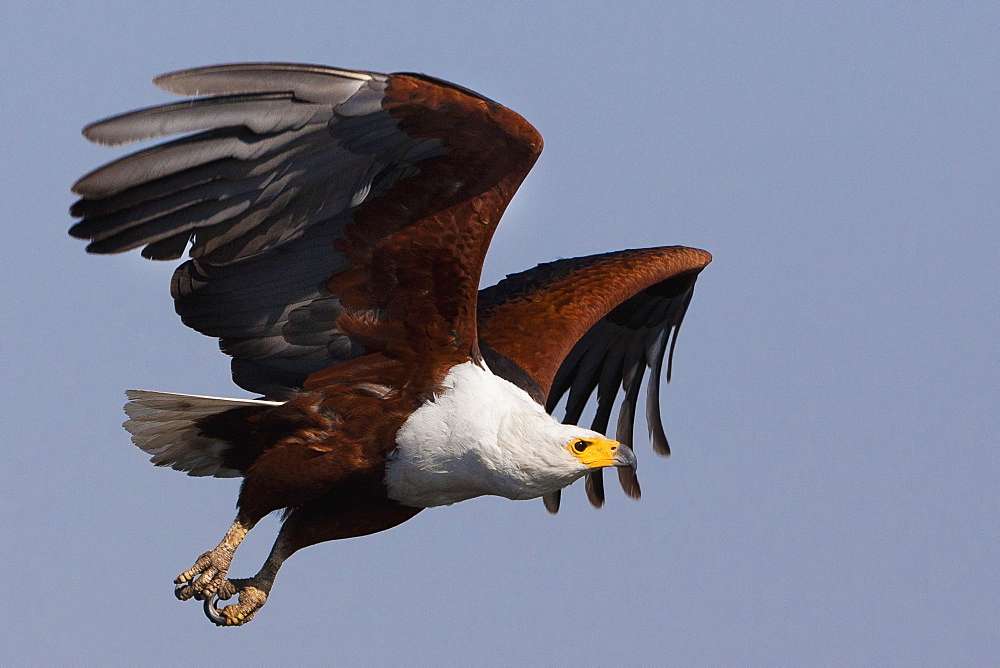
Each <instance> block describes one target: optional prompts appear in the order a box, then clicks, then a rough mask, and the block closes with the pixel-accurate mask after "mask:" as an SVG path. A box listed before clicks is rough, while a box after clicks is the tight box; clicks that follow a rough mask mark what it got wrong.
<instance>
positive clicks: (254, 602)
mask: <svg viewBox="0 0 1000 668" xmlns="http://www.w3.org/2000/svg"><path fill="white" fill-rule="evenodd" d="M254 583H255V580H254V579H253V578H251V579H249V580H226V581H225V582H224V583H223V584H222V585H220V586H219V587H218V588H217V589H216V593H215V595H213V596H210V597H209V598H208V599H206V600H205V616H206V617H208V618H209V619H210V620H211V621H212V622H213V623H214V624H215V625H216V626H242V625H243V624H246V623H247V622H249V621H250V620H251V619H253V616H254V615H255V614H256V613H257V611H258V610H260V609H261V608H262V607H264V604H265V603H267V592H266V591H265V590H263V589H259V588H258V587H255V586H253V584H254ZM237 593H238V594H239V596H240V598H239V602H238V603H234V604H232V605H227V606H226V607H224V608H219V607H218V606H216V602H217V601H219V600H220V599H221V600H226V599H229V598H232V596H233V594H237Z"/></svg>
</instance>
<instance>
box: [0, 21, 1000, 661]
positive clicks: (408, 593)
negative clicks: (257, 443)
mask: <svg viewBox="0 0 1000 668" xmlns="http://www.w3.org/2000/svg"><path fill="white" fill-rule="evenodd" d="M0 19H2V21H3V24H4V25H5V37H4V40H3V42H2V44H0V50H2V56H3V61H2V62H3V63H4V67H3V68H2V70H0V85H2V87H0V91H2V92H0V95H2V105H0V113H2V115H3V116H2V124H0V127H2V133H3V134H2V157H3V159H2V161H0V170H2V179H3V180H2V183H3V184H4V185H3V197H2V198H0V212H2V221H3V229H4V231H5V232H6V234H5V241H4V249H5V259H4V262H3V264H2V266H0V272H2V281H3V283H2V285H3V286H4V290H3V291H2V292H0V302H2V308H3V313H4V314H5V316H6V326H5V328H4V336H3V337H2V339H0V341H2V346H3V348H2V355H0V365H2V366H0V368H2V370H3V378H4V381H5V382H4V383H3V389H2V392H3V405H4V407H5V411H4V420H3V421H2V427H0V429H2V432H0V434H2V437H3V447H4V455H5V456H4V457H3V459H2V462H3V472H4V475H3V477H4V480H5V484H4V485H3V486H2V487H0V501H2V510H0V513H2V514H0V517H2V521H3V529H2V530H3V534H4V539H3V541H2V544H0V557H2V561H3V564H4V567H5V570H6V574H7V575H6V578H5V584H4V587H3V605H2V609H0V628H2V636H3V637H4V642H3V643H2V644H3V647H2V648H0V663H3V664H5V665H46V664H48V665H52V664H64V665H65V664H75V665H128V664H136V663H139V662H142V663H144V664H147V665H178V664H180V665H199V664H204V663H207V662H209V661H212V662H215V661H239V662H241V663H248V664H251V665H266V664H276V663H284V664H298V665H330V664H333V665H372V664H390V665H394V664H403V663H405V664H406V665H414V666H420V665H442V664H444V665H484V666H488V665H553V666H557V665H571V664H575V665H615V664H632V665H719V664H772V665H773V664H810V665H816V664H820V665H823V664H832V665H837V664H839V665H845V664H859V663H860V664H896V665H901V664H907V665H919V664H923V665H935V664H936V665H941V664H950V665H963V664H964V665H973V664H980V665H984V664H988V663H993V662H994V661H995V660H996V656H997V655H998V652H1000V641H998V637H997V628H998V621H1000V620H998V617H1000V615H998V610H997V592H998V591H1000V581H998V576H997V573H998V572H1000V569H998V568H997V562H998V534H997V526H998V522H997V518H998V504H997V499H998V498H1000V495H998V494H997V480H998V473H1000V471H998V468H1000V467H998V456H997V441H998V419H997V408H996V407H997V404H998V399H1000V396H998V395H1000V392H998V386H997V378H998V371H1000V369H998V366H1000V365H998V357H997V347H998V346H997V331H998V325H1000V322H998V309H997V304H998V299H997V293H998V291H997V288H998V280H997V262H996V248H997V242H998V238H997V237H998V234H997V228H998V225H997V223H998V220H1000V202H998V195H997V183H998V182H1000V181H998V176H1000V175H998V167H997V164H998V163H997V155H998V154H1000V150H998V149H1000V147H998V145H997V144H998V139H997V138H998V134H997V116H998V114H997V111H998V110H997V100H998V95H997V93H998V90H997V82H998V80H1000V77H998V74H1000V72H998V67H997V59H996V45H997V25H998V19H1000V10H998V9H997V5H996V4H995V3H892V4H890V3H798V4H792V3H773V4H771V3H753V4H751V3H646V4H642V3H630V4H628V5H623V6H621V8H619V7H616V6H614V5H612V4H610V3H593V4H584V3H532V4H523V5H517V4H514V3H493V4H485V3H438V4H436V5H434V7H433V8H428V7H425V6H422V5H418V4H405V3H378V2H364V3H359V2H338V3H287V4H283V5H281V6H280V7H279V6H278V5H277V4H276V3H271V2H268V3H263V2H241V3H220V4H217V5H214V6H212V7H205V6H204V3H194V2H175V3H170V4H169V5H168V4H166V3H164V4H152V3H136V2H132V3H96V2H95V3H49V4H45V3H28V2H5V3H4V5H3V7H2V8H0ZM242 60H283V61H299V62H315V63H323V64H329V65H335V66H340V67H346V68H358V69H367V70H376V71H400V70H407V71H420V72H425V73H428V74H432V75H435V76H438V77H442V78H445V79H449V80H452V81H455V82H457V83H460V84H462V85H464V86H467V87H470V88H472V89H474V90H477V91H479V92H481V93H483V94H484V95H487V96H489V97H491V98H493V99H496V100H498V101H501V102H503V103H504V104H506V105H508V106H510V107H511V108H513V109H515V110H516V111H518V112H520V113H521V114H522V115H524V116H525V117H526V118H527V119H528V120H529V121H531V122H532V123H533V124H534V125H535V126H536V127H537V128H538V129H539V130H540V131H541V133H542V134H543V136H544V137H545V141H546V148H545V152H544V153H543V155H542V157H541V159H540V161H539V162H538V164H537V166H536V168H535V169H534V171H533V172H532V173H531V175H530V176H529V178H528V179H527V181H526V182H525V184H524V186H523V187H522V189H521V191H520V192H519V194H518V196H517V198H516V199H515V200H514V202H513V204H512V205H511V207H510V209H509V210H508V214H507V216H506V217H505V219H504V222H503V224H502V225H501V227H500V229H499V231H498V233H497V236H496V238H495V241H494V243H493V247H492V249H491V253H490V257H489V258H488V261H487V266H486V270H485V275H484V281H486V282H488V283H492V282H495V281H496V280H497V279H499V278H500V277H502V276H503V275H504V274H505V273H509V272H513V271H518V270H521V269H524V268H527V267H529V266H533V265H534V264H536V263H538V262H542V261H547V260H551V259H554V258H557V257H571V256H575V255H584V254H590V253H597V252H602V251H606V250H614V249H619V248H630V247H641V246H654V245H668V244H684V245H690V246H696V247H699V248H704V249H706V250H709V251H711V252H712V253H713V254H714V256H715V261H714V262H713V264H712V265H710V266H709V268H708V269H707V270H706V271H705V272H704V273H703V275H702V278H701V280H700V282H699V284H698V288H697V291H696V295H695V299H694V302H693V304H692V306H691V309H690V311H689V313H688V319H687V320H686V321H685V325H684V330H683V332H682V335H681V337H680V342H679V345H678V349H677V354H676V364H675V369H674V378H673V381H672V383H671V384H670V386H669V387H668V388H667V389H666V390H665V391H664V393H663V401H664V414H665V419H666V421H667V432H668V436H669V437H670V439H671V444H672V446H673V450H674V455H673V456H672V457H671V458H670V459H669V460H663V459H658V458H656V457H655V456H654V455H653V454H652V453H651V451H650V449H649V448H648V446H647V445H645V444H643V443H642V442H640V443H639V444H638V445H637V448H636V449H637V454H638V456H639V463H640V469H639V473H640V478H641V480H642V483H643V492H644V497H643V499H642V500H641V501H640V502H633V501H631V500H629V499H627V498H625V497H624V496H623V495H621V494H620V493H618V491H617V490H611V489H610V488H609V495H608V496H609V501H608V504H607V506H606V507H605V508H604V509H602V510H600V511H596V510H592V509H591V508H589V506H588V505H587V504H586V501H585V498H584V492H583V488H582V484H578V485H576V486H575V487H573V488H571V489H570V490H568V491H567V492H566V493H564V496H563V499H564V501H563V510H562V511H561V512H560V514H559V515H558V516H556V517H551V516H549V515H548V514H547V513H546V512H545V511H544V509H543V507H542V504H541V502H540V501H537V502H517V503H515V502H510V501H506V500H502V499H478V500H474V501H470V502H466V503H462V504H458V505H456V506H453V507H448V508H443V509H435V510H431V511H427V512H425V513H422V514H421V515H419V516H418V517H417V518H416V519H414V520H412V521H410V522H408V523H406V524H404V525H402V526H401V527H399V528H397V529H394V530H392V531H389V532H385V533H382V534H379V535H376V536H371V537H367V538H362V539H356V540H350V541H341V542H337V543H326V544H323V545H320V546H316V547H312V548H309V549H307V550H304V551H303V552H300V553H299V554H297V555H295V557H294V558H293V559H292V560H290V561H289V562H288V564H287V565H286V566H285V568H284V569H283V570H282V573H281V575H280V576H279V578H278V581H277V583H276V586H275V589H274V592H273V594H272V596H271V599H270V600H269V602H268V605H267V606H266V607H265V608H264V609H263V611H262V612H261V613H260V614H259V615H258V616H257V618H256V619H255V620H254V621H253V623H251V624H250V625H249V626H247V627H245V628H243V629H237V630H226V629H222V630H220V629H216V628H215V627H213V626H212V625H211V624H209V623H208V621H207V620H205V619H204V617H203V616H202V613H201V611H200V610H199V609H198V606H197V605H196V604H194V603H187V604H182V603H179V602H177V601H175V600H174V598H173V596H172V594H171V589H172V585H171V580H172V578H173V577H174V576H175V575H176V574H177V573H179V572H180V571H182V570H184V569H185V568H187V567H188V566H189V565H190V564H191V562H192V561H193V559H194V558H195V557H196V556H197V555H198V554H200V553H201V552H202V551H204V550H206V549H209V548H210V547H212V546H214V545H215V544H216V542H217V541H218V540H219V538H220V537H221V535H222V533H223V531H224V530H225V528H226V527H227V526H228V524H229V522H230V521H231V519H232V515H233V509H234V504H235V499H236V491H237V486H238V482H237V481H232V480H229V481H226V480H212V479H209V480H205V479H194V478H188V477H185V476H183V475H180V474H178V473H176V472H173V471H169V470H163V469H157V468H154V467H152V466H151V465H149V463H148V462H147V461H146V458H145V456H144V455H143V453H141V452H139V451H138V450H137V449H135V448H134V447H133V446H132V445H131V444H130V443H129V440H128V435H127V434H126V433H125V431H124V430H122V429H121V427H120V423H121V421H122V419H123V417H124V416H123V414H122V412H121V405H122V403H123V402H124V394H123V392H124V390H125V389H128V388H144V389H156V390H165V391H175V392H190V393H197V394H210V395H220V396H244V394H243V393H241V391H240V390H238V388H236V387H235V386H233V385H232V383H231V381H230V378H229V371H228V359H227V358H226V357H225V356H223V355H222V354H220V353H219V352H218V349H217V346H216V343H215V342H214V341H213V340H211V339H208V338H205V337H202V336H200V335H198V334H196V333H194V332H192V331H190V330H187V329H186V328H184V327H183V325H181V323H180V322H179V320H178V319H177V318H176V316H175V315H174V314H173V310H172V305H171V302H170V299H169V295H168V278H169V274H170V272H171V271H172V266H171V265H170V264H152V263H150V262H148V261H145V260H143V259H142V258H140V257H138V255H137V254H131V255H126V256H117V257H91V256H87V255H86V254H85V253H84V252H83V243H81V242H78V241H76V240H73V239H70V238H69V237H68V236H67V235H66V230H67V229H68V227H69V225H70V222H71V221H70V219H69V217H68V214H67V208H68V207H69V205H70V204H71V203H72V201H73V199H74V198H73V196H72V195H71V194H70V192H69V186H70V184H71V183H72V182H73V181H74V180H75V179H76V178H77V177H79V176H80V175H82V174H83V173H84V172H86V171H88V170H90V169H92V168H93V167H95V166H97V165H98V164H101V163H103V162H106V161H108V160H110V159H112V158H114V157H116V156H117V155H119V152H118V151H116V150H114V149H107V148H101V147H96V146H91V145H89V144H88V143H87V142H86V141H85V140H84V139H83V138H82V137H81V136H80V134H79V131H80V128H81V127H82V126H83V125H85V124H86V123H88V122H90V121H93V120H96V119H98V118H102V117H104V116H108V115H111V114H114V113H118V112H121V111H125V110H128V109H132V108H135V107H139V106H144V105H149V104H155V103H159V102H167V101H170V99H171V98H170V96H169V95H167V94H166V93H163V92H162V91H159V90H157V89H156V88H155V87H153V86H152V85H151V84H150V83H149V80H150V79H151V78H152V77H153V76H155V75H157V74H160V73H164V72H168V71H172V70H176V69H182V68H186V67H192V66H197V65H205V64H212V63H220V62H233V61H242ZM276 528H277V523H276V521H275V520H273V519H272V520H268V521H266V522H265V523H263V524H262V525H261V526H260V527H258V528H257V529H255V530H254V532H253V533H252V534H251V538H249V539H248V542H247V544H246V545H245V546H244V547H243V548H241V551H240V554H239V555H238V556H237V559H236V561H235V563H234V567H233V569H232V573H233V574H234V575H237V576H239V575H242V574H249V573H252V572H255V571H256V569H257V567H258V565H259V563H260V562H261V560H262V559H263V557H264V555H265V554H266V552H267V549H268V548H269V546H270V542H271V540H272V539H273V536H274V532H275V530H276Z"/></svg>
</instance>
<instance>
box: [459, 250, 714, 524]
mask: <svg viewBox="0 0 1000 668" xmlns="http://www.w3.org/2000/svg"><path fill="white" fill-rule="evenodd" d="M711 260H712V256H711V255H709V254H708V253H706V252H705V251H702V250H697V249H694V248H685V247H682V246H668V247H664V248H646V249H639V250H624V251H618V252H614V253H604V254H602V255H592V256H590V257H581V258H573V259H567V260H558V261H556V262H550V263H547V264H541V265H538V266H537V267H535V268H534V269H529V270H528V271H524V272H521V273H519V274H512V275H510V276H508V277H507V278H505V279H504V280H502V281H500V282H499V283H498V284H497V285H494V286H492V287H490V288H486V289H485V290H482V291H480V293H479V312H478V320H479V339H480V348H481V349H482V351H483V356H484V358H485V359H486V361H487V362H488V363H489V364H490V366H491V368H493V370H494V372H496V373H498V374H499V375H502V376H504V377H505V378H507V379H508V380H510V381H511V382H514V383H515V384H518V385H519V386H520V387H522V388H524V389H525V390H526V391H528V392H529V394H532V395H533V396H534V397H535V398H536V400H537V401H539V403H543V404H544V405H545V408H546V410H548V411H549V412H550V413H551V412H552V411H553V410H555V408H556V406H557V404H558V403H559V401H560V399H561V398H562V397H563V395H565V394H566V393H567V392H569V397H568V398H567V401H566V416H565V418H564V420H563V421H564V422H567V423H573V424H576V422H577V421H578V420H579V419H580V416H581V414H582V413H583V410H584V408H585V406H586V405H587V402H588V400H589V399H590V397H591V395H592V394H593V392H594V390H595V389H596V390H597V410H596V414H595V417H594V420H593V424H592V425H591V428H592V429H594V430H595V431H599V432H601V433H606V432H607V427H608V422H609V420H610V417H611V411H612V408H613V406H614V403H615V400H616V398H617V396H618V393H619V390H624V392H625V397H624V399H623V401H622V406H621V410H620V412H619V414H618V424H617V429H616V438H617V439H618V440H619V441H621V442H622V443H626V444H628V445H629V446H631V445H632V441H633V435H632V433H633V425H634V422H635V409H636V402H637V400H638V395H639V389H640V387H641V385H642V379H643V376H644V375H645V372H646V369H647V367H648V368H649V369H650V370H651V373H650V377H649V383H648V385H647V391H646V422H647V424H648V427H649V433H650V437H651V439H652V442H653V449H654V450H655V451H656V452H657V453H659V454H661V455H668V454H670V448H669V445H668V444H667V438H666V436H665V434H664V431H663V424H662V421H661V418H660V375H661V373H662V369H663V360H664V357H667V380H669V379H670V366H671V363H672V359H673V348H674V344H675V343H676V340H677V332H678V331H679V330H680V326H681V321H682V320H683V318H684V313H685V312H686V311H687V307H688V304H689V303H690V302H691V296H692V295H693V294H694V284H695V280H696V279H697V277H698V273H699V272H700V271H701V270H702V269H704V268H705V266H707V265H708V263H709V262H711ZM668 346H669V351H670V352H669V355H668V354H667V349H668ZM618 473H619V479H620V480H621V483H622V487H623V489H624V490H625V492H626V493H627V494H629V495H630V496H632V497H634V498H638V496H639V494H640V491H639V483H638V481H637V480H636V479H635V473H634V471H633V470H632V469H624V468H621V469H618ZM587 495H588V497H589V498H590V501H591V503H593V504H594V505H595V506H597V507H600V506H601V505H603V503H604V483H603V478H602V477H601V472H600V471H596V472H594V473H592V474H590V475H589V476H588V478H587ZM545 503H546V507H547V508H548V509H549V510H550V511H552V512H555V511H556V510H557V509H558V507H559V493H558V492H556V493H554V494H552V495H548V496H547V497H546V499H545Z"/></svg>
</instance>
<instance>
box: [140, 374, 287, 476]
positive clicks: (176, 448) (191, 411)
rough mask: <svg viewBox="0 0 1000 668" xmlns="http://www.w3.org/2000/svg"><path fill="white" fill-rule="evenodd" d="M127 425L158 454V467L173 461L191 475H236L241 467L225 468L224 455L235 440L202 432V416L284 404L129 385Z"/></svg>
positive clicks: (147, 448)
mask: <svg viewBox="0 0 1000 668" xmlns="http://www.w3.org/2000/svg"><path fill="white" fill-rule="evenodd" d="M125 394H126V396H128V398H129V402H128V403H127V404H125V413H126V414H127V415H128V417H129V419H128V420H126V421H125V422H124V423H123V424H122V426H123V427H125V429H127V430H128V432H129V433H130V434H132V442H133V443H135V444H136V445H137V446H139V448H140V449H142V450H144V451H145V452H148V453H149V454H151V455H153V456H152V458H151V459H150V460H149V461H151V462H153V463H154V464H156V465H157V466H169V467H171V468H173V469H176V470H178V471H187V473H188V475H194V476H206V475H210V476H215V477H216V478H235V477H237V476H239V475H241V474H240V472H239V471H237V470H236V469H231V468H227V467H224V466H223V465H222V461H221V455H222V452H223V451H224V450H226V448H228V447H229V444H228V443H226V442H225V441H220V440H218V439H215V438H209V437H207V436H204V435H202V434H201V432H200V430H199V428H198V424H197V420H199V419H201V418H204V417H208V416H209V415H214V414H215V413H221V412H222V411H227V410H229V409H230V408H240V407H242V406H280V405H281V404H282V403H284V402H281V401H264V400H263V399H224V398H221V397H203V396H198V395H195V394H175V393H173V392H151V391H149V390H128V391H127V392H126V393H125Z"/></svg>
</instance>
